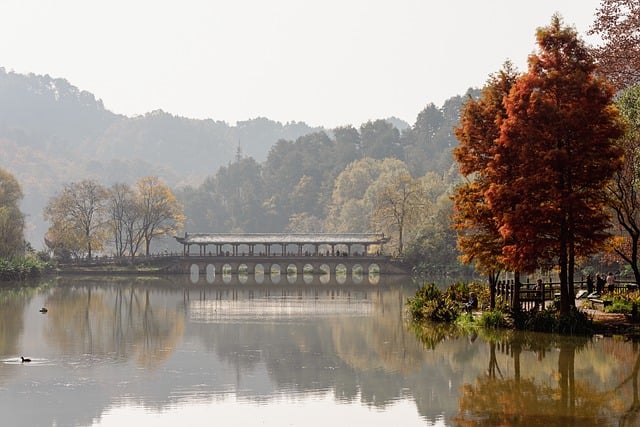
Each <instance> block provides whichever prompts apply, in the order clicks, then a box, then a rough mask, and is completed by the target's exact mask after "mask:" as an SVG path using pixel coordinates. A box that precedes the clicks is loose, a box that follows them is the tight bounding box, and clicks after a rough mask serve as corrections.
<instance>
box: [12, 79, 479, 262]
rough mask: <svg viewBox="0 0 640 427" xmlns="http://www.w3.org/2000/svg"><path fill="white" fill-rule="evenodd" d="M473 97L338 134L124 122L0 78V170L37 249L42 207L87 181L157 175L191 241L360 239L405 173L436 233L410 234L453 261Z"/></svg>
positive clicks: (302, 127)
mask: <svg viewBox="0 0 640 427" xmlns="http://www.w3.org/2000/svg"><path fill="white" fill-rule="evenodd" d="M469 95H477V91H470V93H468V94H466V95H464V96H454V97H452V98H451V99H449V100H447V101H446V102H445V103H444V105H443V106H442V107H437V106H435V105H433V104H428V105H427V106H426V107H425V108H424V109H423V110H422V111H421V112H419V114H418V115H417V118H416V121H415V123H414V124H413V125H410V124H408V123H404V122H402V121H401V120H398V119H395V118H386V119H378V120H372V121H368V122H366V123H363V124H360V125H359V126H355V125H348V126H343V127H338V128H335V129H323V128H312V127H310V126H308V125H306V124H305V123H298V122H294V123H286V124H282V123H279V122H274V121H271V120H269V119H266V118H255V119H251V120H246V121H242V122H238V123H236V124H235V125H230V124H227V123H225V122H220V121H214V120H194V119H188V118H184V117H177V116H174V115H171V114H169V113H166V112H163V111H153V112H150V113H147V114H145V115H144V116H136V117H126V116H122V115H118V114H115V113H112V112H110V111H108V110H106V109H105V108H104V106H103V104H102V102H101V101H100V100H99V99H96V98H95V96H94V95H93V94H91V93H88V92H85V91H80V90H79V89H78V88H76V87H74V86H73V85H72V84H70V83H69V82H67V81H66V80H64V79H59V78H52V77H50V76H48V75H45V76H42V75H34V74H29V75H22V74H17V73H14V72H11V71H6V70H5V69H3V68H0V167H2V168H4V169H6V170H7V171H9V172H10V173H12V174H13V175H14V176H15V177H16V178H17V180H18V181H19V182H20V184H21V186H22V187H23V191H24V196H25V197H24V200H23V204H22V210H23V211H24V212H25V214H26V216H27V217H26V221H27V224H28V225H27V230H26V231H27V233H26V234H27V239H28V240H29V241H30V242H31V244H32V245H33V246H34V247H40V246H42V242H43V236H44V233H45V231H46V229H47V224H45V223H44V222H43V220H42V210H43V207H44V205H45V204H46V202H47V200H48V199H49V198H50V197H51V196H52V195H54V194H55V193H56V192H58V191H60V189H61V188H62V186H63V185H65V184H67V183H69V182H73V181H79V180H82V179H95V180H97V181H98V182H100V183H102V184H104V185H112V184H114V183H116V182H123V183H129V184H130V183H133V182H135V181H136V180H138V179H139V178H141V177H144V176H150V175H153V176H158V177H159V178H160V179H162V180H163V181H164V182H166V183H167V184H168V185H169V186H170V187H171V188H172V189H173V191H174V193H175V194H176V196H177V197H178V199H179V200H180V201H181V202H182V204H183V206H184V212H185V214H186V217H187V220H186V223H185V230H186V231H194V232H195V231H199V232H207V231H210V232H231V231H233V232H258V231H262V232H280V231H298V232H302V231H338V232H346V231H350V232H364V231H368V230H370V229H371V227H375V224H374V223H372V221H373V218H372V217H371V215H372V213H373V204H374V202H375V195H376V192H379V191H380V190H381V189H382V188H383V186H384V185H388V183H389V180H390V179H391V177H394V176H398V174H400V173H408V174H410V176H411V177H412V178H413V179H422V181H423V182H424V185H423V187H425V190H426V191H429V194H430V206H429V207H428V212H427V210H425V211H424V214H425V215H424V217H425V218H427V217H428V218H430V221H431V224H430V225H429V226H428V227H427V224H425V223H424V222H421V223H420V225H419V227H420V230H413V231H415V233H413V235H414V236H416V239H420V238H422V239H423V240H424V239H426V236H427V235H430V234H432V233H435V232H436V231H435V229H434V227H436V228H437V230H439V231H438V233H439V234H440V239H441V243H443V241H444V240H443V238H444V237H445V235H446V240H450V241H449V242H448V246H449V248H448V250H447V251H446V254H447V257H448V258H450V257H451V256H453V258H454V259H455V237H454V235H453V234H451V232H450V231H448V213H446V214H445V211H446V210H448V209H449V208H450V206H449V205H448V203H449V201H448V196H447V194H449V193H450V190H451V187H452V185H453V183H454V182H455V180H456V179H458V173H457V168H456V166H455V165H454V161H453V158H452V155H451V150H452V148H453V147H454V146H455V145H456V143H457V142H456V139H455V136H454V134H453V127H454V126H455V125H456V124H457V123H458V117H459V112H460V109H461V106H462V104H463V102H464V100H465V97H466V96H469ZM425 209H427V208H426V207H425ZM439 209H442V211H441V212H440V211H439ZM436 225H437V226H436ZM431 237H432V236H431ZM406 243H407V244H411V241H407V242H406ZM423 243H424V242H423ZM443 261H444V260H443Z"/></svg>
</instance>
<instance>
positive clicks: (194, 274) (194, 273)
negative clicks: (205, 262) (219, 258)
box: [189, 264, 200, 283]
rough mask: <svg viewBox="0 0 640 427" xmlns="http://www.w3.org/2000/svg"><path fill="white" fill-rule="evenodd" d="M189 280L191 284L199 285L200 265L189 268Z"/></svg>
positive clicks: (192, 265)
mask: <svg viewBox="0 0 640 427" xmlns="http://www.w3.org/2000/svg"><path fill="white" fill-rule="evenodd" d="M189 279H190V280H191V283H198V280H200V267H199V266H198V264H191V267H189Z"/></svg>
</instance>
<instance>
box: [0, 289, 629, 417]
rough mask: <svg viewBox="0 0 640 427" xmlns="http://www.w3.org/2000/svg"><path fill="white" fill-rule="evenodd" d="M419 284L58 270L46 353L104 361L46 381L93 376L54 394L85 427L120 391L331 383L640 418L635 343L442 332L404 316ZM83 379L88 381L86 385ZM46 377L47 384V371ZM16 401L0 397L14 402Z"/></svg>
mask: <svg viewBox="0 0 640 427" xmlns="http://www.w3.org/2000/svg"><path fill="white" fill-rule="evenodd" d="M414 289H415V288H414V287H413V286H403V285H401V284H400V285H397V284H394V285H392V286H387V285H385V284H384V283H382V284H380V285H376V286H371V285H362V286H358V285H345V286H341V287H327V286H325V287H321V286H292V285H281V286H257V285H256V286H246V285H245V286H242V285H237V284H234V285H223V286H207V285H193V284H189V283H182V282H176V281H175V280H173V279H164V280H158V281H150V280H146V281H136V280H132V279H129V278H127V279H122V280H121V281H106V280H104V279H100V280H97V279H96V280H94V281H89V280H85V279H82V280H80V279H75V278H72V279H63V280H61V281H60V283H59V284H58V285H57V286H51V287H50V288H49V289H48V290H47V292H46V294H45V295H44V296H43V297H42V296H41V297H40V298H45V301H46V305H47V307H48V308H49V313H48V314H47V317H46V322H45V323H43V324H44V325H46V326H45V327H46V331H45V334H44V336H45V340H46V344H47V349H48V350H49V351H51V352H53V353H57V354H61V355H62V357H64V359H69V360H72V361H73V360H78V359H83V358H86V357H87V355H88V356H89V357H91V359H93V360H97V361H100V363H99V365H98V366H96V365H93V364H92V363H93V362H91V361H88V362H86V363H85V364H84V365H83V366H85V365H86V366H87V367H88V368H90V371H75V370H72V371H69V370H68V369H66V368H65V367H64V366H60V367H55V368H54V367H50V368H48V369H47V373H48V374H47V375H51V376H52V379H51V385H50V388H51V390H55V389H56V388H55V384H59V382H60V380H59V379H57V378H58V376H61V375H64V376H65V377H66V376H69V375H72V376H73V375H79V376H81V378H83V379H78V378H75V379H74V378H65V380H64V381H65V382H69V383H71V384H74V381H75V383H77V385H76V387H77V388H78V392H77V393H76V394H73V390H71V389H65V393H66V394H65V393H62V394H60V395H59V398H58V400H57V401H58V402H60V404H68V403H70V402H71V401H73V402H74V404H75V403H78V402H82V405H79V409H76V411H80V412H82V411H85V413H84V414H82V413H75V414H67V416H68V417H69V419H58V420H57V421H58V422H59V425H63V424H65V422H66V423H68V424H74V423H77V421H78V420H82V422H83V423H86V421H87V419H91V418H92V417H95V416H97V415H99V414H100V412H101V411H102V410H104V408H106V407H108V406H110V405H113V402H114V401H116V402H117V401H119V400H120V399H124V398H125V396H127V397H126V398H127V399H132V400H134V401H135V402H137V403H138V404H140V405H143V406H145V407H151V408H157V409H162V408H166V407H168V406H171V405H176V404H178V403H180V402H188V401H192V400H193V399H194V398H197V399H204V400H207V399H211V398H213V397H215V396H221V395H227V394H229V393H232V394H235V396H236V397H237V398H240V399H244V400H250V401H256V402H268V401H269V400H270V399H274V398H277V397H278V396H282V395H283V394H285V395H289V394H292V395H301V396H308V395H313V394H322V393H331V394H332V395H333V396H334V398H335V399H336V400H338V401H341V402H351V403H363V404H366V405H368V406H375V407H377V408H385V407H387V406H388V405H391V404H393V403H395V402H397V401H398V400H401V399H411V400H413V401H415V404H416V407H417V409H418V412H419V413H420V414H421V416H422V417H423V418H425V419H428V420H430V421H436V420H438V419H443V418H444V419H445V420H448V421H447V422H448V423H449V422H452V423H454V424H456V423H459V424H462V425H465V424H468V425H494V424H496V423H502V424H505V425H512V424H519V423H523V424H527V423H529V424H536V422H537V423H538V424H540V423H542V424H545V425H553V424H554V423H555V421H550V420H552V419H564V420H565V421H566V420H567V419H581V420H582V419H583V418H584V421H581V424H583V425H584V424H586V425H590V423H592V422H595V421H596V420H597V421H602V422H603V423H604V424H611V423H612V420H622V421H621V424H622V425H633V423H634V422H637V419H636V418H635V416H636V415H637V408H638V392H637V373H638V363H640V362H638V351H637V348H636V345H635V344H632V343H627V342H620V341H616V340H613V339H608V338H607V339H595V340H565V339H561V338H559V337H554V336H550V335H521V334H515V333H504V334H500V333H497V332H496V333H494V334H491V335H488V334H484V333H480V335H479V336H474V335H466V334H459V333H455V332H454V331H453V330H452V329H444V330H443V329H439V328H437V327H435V326H431V327H427V328H424V329H422V332H420V333H419V334H418V335H416V332H415V331H414V330H413V329H412V328H410V327H409V325H408V324H407V322H406V320H405V318H404V317H403V308H404V302H405V301H406V299H407V297H409V296H410V295H411V294H412V293H413V291H414ZM36 293H37V291H36ZM0 295H2V294H0ZM28 298H29V297H26V299H25V298H22V297H20V298H18V297H15V296H10V295H9V294H7V295H5V296H4V299H0V303H4V302H5V301H6V302H7V303H6V307H4V306H3V308H6V310H2V312H1V313H2V314H1V316H3V317H2V319H3V328H6V329H5V331H4V332H3V334H4V335H3V336H2V339H3V340H2V342H0V346H1V347H0V348H3V349H5V354H7V353H9V352H15V351H17V350H16V346H17V345H18V344H17V343H18V341H19V340H20V335H21V331H22V330H24V328H25V326H24V325H23V324H22V323H21V322H22V321H21V320H20V319H22V318H23V315H22V312H21V310H24V308H25V307H26V306H27V305H28ZM36 314H37V313H36ZM43 319H45V318H43ZM4 320H6V322H4ZM5 325H9V326H5ZM418 331H420V329H418ZM127 361H133V362H134V363H133V364H132V365H134V366H135V368H133V370H132V369H130V368H127V363H126V362H127ZM23 371H24V370H23ZM85 378H91V380H90V381H89V383H90V384H94V386H91V387H89V386H87V387H84V388H83V387H81V386H80V383H82V382H84V381H86V379H85ZM38 381H39V384H40V385H39V389H40V390H46V387H45V384H46V380H45V379H44V378H39V379H38ZM95 384H100V387H96V386H95ZM78 393H80V394H78ZM19 395H20V393H10V395H7V396H5V395H2V397H3V398H6V399H5V401H6V404H7V405H13V406H20V404H22V403H23V402H21V401H19V400H18V399H19V398H18V397H16V396H19ZM46 398H47V393H46V392H43V393H41V394H37V395H35V396H34V397H33V399H35V402H34V401H30V402H28V405H36V406H37V405H39V404H40V405H41V406H42V408H41V410H40V412H39V415H38V417H40V418H39V419H38V420H36V422H35V423H36V424H46V425H49V424H51V419H48V418H46V417H53V415H51V414H52V413H55V408H52V407H50V406H47V405H50V404H48V403H45V399H46ZM39 399H42V400H41V401H40V400H39ZM24 404H25V405H26V403H24ZM77 406H78V405H77ZM80 408H81V409H80ZM0 409H1V408H0ZM25 410H26V409H25ZM34 416H35V415H34ZM623 417H624V418H623ZM556 424H557V423H556Z"/></svg>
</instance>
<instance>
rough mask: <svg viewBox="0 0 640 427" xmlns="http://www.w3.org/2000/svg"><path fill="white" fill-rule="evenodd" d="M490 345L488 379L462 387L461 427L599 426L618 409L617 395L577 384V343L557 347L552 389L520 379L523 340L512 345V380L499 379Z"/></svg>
mask: <svg viewBox="0 0 640 427" xmlns="http://www.w3.org/2000/svg"><path fill="white" fill-rule="evenodd" d="M489 345H490V349H491V355H490V360H489V370H488V372H487V375H485V376H482V377H480V378H478V379H477V381H476V383H475V384H473V385H472V384H465V385H464V386H463V387H462V393H461V397H460V400H459V415H458V417H457V418H456V422H457V423H458V424H459V425H472V426H481V425H487V426H488V425H491V426H493V425H514V424H518V425H565V424H566V423H567V422H568V421H567V420H580V423H581V425H599V424H600V423H603V422H607V421H610V419H608V417H607V415H606V414H612V413H613V412H614V411H616V410H619V409H620V407H621V403H622V402H621V401H620V396H619V394H618V393H615V391H598V390H596V389H595V388H594V387H593V386H591V385H590V383H588V382H586V381H576V380H575V375H574V361H575V353H576V348H577V346H580V344H578V345H576V343H575V342H571V341H566V340H565V341H560V342H558V343H557V344H556V345H557V347H556V348H557V349H559V352H558V371H557V380H558V383H557V385H555V386H554V385H550V384H544V383H539V384H536V382H535V380H534V379H532V378H521V377H520V369H519V364H520V360H519V359H520V354H521V352H522V350H523V348H524V347H525V346H523V342H522V341H519V340H514V341H512V342H511V343H510V348H509V351H510V352H511V355H512V357H513V363H514V369H513V372H514V376H513V377H512V378H503V376H502V373H501V371H500V367H499V366H498V363H497V358H496V356H495V350H496V344H495V343H494V342H490V344H489ZM526 347H528V346H526ZM528 348H529V349H531V348H530V347H528ZM543 349H544V343H539V344H538V350H543ZM543 354H544V353H543V352H540V353H539V355H543ZM543 357H544V356H543Z"/></svg>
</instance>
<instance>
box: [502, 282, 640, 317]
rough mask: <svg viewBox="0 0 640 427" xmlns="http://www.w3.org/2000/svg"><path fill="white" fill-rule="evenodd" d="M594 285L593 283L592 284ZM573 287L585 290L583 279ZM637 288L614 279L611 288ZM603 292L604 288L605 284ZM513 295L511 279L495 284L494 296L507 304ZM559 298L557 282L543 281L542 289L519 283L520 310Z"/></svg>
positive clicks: (617, 290) (618, 290)
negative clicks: (501, 298)
mask: <svg viewBox="0 0 640 427" xmlns="http://www.w3.org/2000/svg"><path fill="white" fill-rule="evenodd" d="M594 286H595V284H594ZM574 289H575V290H576V292H577V291H580V290H585V291H586V290H587V283H586V282H585V281H579V282H574ZM635 290H638V284H637V283H635V282H632V281H622V280H621V281H616V284H615V286H614V289H613V293H614V294H625V293H627V292H632V291H635ZM605 292H608V291H607V290H606V285H605ZM514 295H515V282H514V281H513V280H502V281H499V282H498V283H497V285H496V296H501V297H503V299H504V301H506V302H507V303H508V304H509V305H513V300H514ZM559 298H560V283H559V282H549V281H547V282H544V281H543V283H542V289H540V290H538V289H536V285H535V283H525V284H520V295H519V299H520V308H521V309H522V310H537V309H541V308H542V307H544V306H545V304H546V303H547V302H549V301H553V300H554V299H559Z"/></svg>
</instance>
